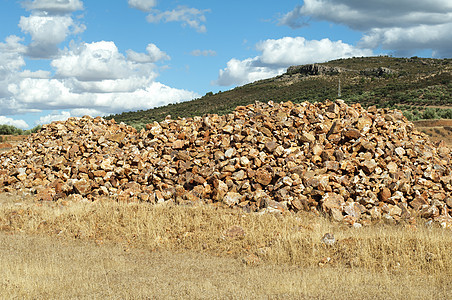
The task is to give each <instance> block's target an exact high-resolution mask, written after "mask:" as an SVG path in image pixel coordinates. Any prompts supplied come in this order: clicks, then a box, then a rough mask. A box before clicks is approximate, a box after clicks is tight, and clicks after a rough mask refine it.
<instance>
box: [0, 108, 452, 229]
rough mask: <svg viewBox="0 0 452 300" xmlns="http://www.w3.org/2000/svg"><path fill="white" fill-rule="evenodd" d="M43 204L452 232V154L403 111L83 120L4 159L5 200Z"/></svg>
mask: <svg viewBox="0 0 452 300" xmlns="http://www.w3.org/2000/svg"><path fill="white" fill-rule="evenodd" d="M21 188H29V189H31V190H32V191H33V192H34V193H35V197H36V198H37V199H38V200H58V199H61V198H66V197H72V198H86V199H90V200H94V199H96V198H97V197H100V196H108V197H112V198H114V199H117V200H119V201H149V202H152V203H158V202H166V201H174V202H176V203H186V202H196V201H204V202H207V203H212V202H214V203H219V204H224V205H227V206H238V207H241V208H243V209H244V210H247V211H286V210H293V211H299V210H307V211H314V212H323V213H326V214H329V215H331V216H332V217H333V218H334V219H335V220H338V221H343V222H347V223H350V224H353V223H355V222H358V221H359V222H364V223H365V222H368V223H369V222H371V220H378V219H382V218H383V219H387V220H395V221H397V220H400V219H409V218H411V217H413V216H421V217H424V218H429V219H434V220H438V221H440V222H450V220H451V219H450V211H451V210H452V198H451V194H452V171H451V150H450V149H449V148H447V147H444V146H443V145H441V144H440V145H436V146H435V145H433V144H432V143H430V142H429V141H428V138H427V136H426V135H424V134H422V133H420V132H418V131H416V130H415V129H414V126H413V124H412V123H409V122H407V121H406V119H405V118H404V117H403V115H402V113H401V112H399V111H390V110H386V109H376V108H375V107H370V108H369V109H368V110H365V109H363V108H361V106H360V105H359V104H355V105H351V106H348V105H347V104H345V103H344V102H343V101H341V100H337V101H335V102H331V101H326V102H323V103H316V104H311V103H307V102H305V103H302V104H293V103H291V102H285V103H281V104H277V103H273V102H269V103H268V104H263V103H256V104H254V105H248V106H246V107H245V106H241V107H237V108H236V110H235V111H234V112H233V113H231V114H228V115H225V116H218V115H206V116H204V117H194V118H184V119H178V120H173V119H171V118H170V117H168V118H167V119H166V120H164V121H162V122H160V123H157V122H155V123H153V124H148V125H147V128H146V130H142V131H140V132H137V131H136V130H135V129H133V128H132V127H129V126H126V125H124V124H116V123H115V122H114V120H110V121H107V120H104V119H102V118H100V117H98V118H95V119H93V118H90V117H83V118H71V119H69V120H68V121H66V122H54V123H51V124H49V125H45V126H44V127H43V129H42V131H41V132H39V133H37V134H34V135H32V136H30V137H29V139H28V141H25V142H24V143H22V144H21V145H19V146H18V147H16V148H14V149H12V150H11V151H9V152H8V153H4V154H1V156H0V189H2V190H3V191H9V190H13V189H14V190H15V189H21Z"/></svg>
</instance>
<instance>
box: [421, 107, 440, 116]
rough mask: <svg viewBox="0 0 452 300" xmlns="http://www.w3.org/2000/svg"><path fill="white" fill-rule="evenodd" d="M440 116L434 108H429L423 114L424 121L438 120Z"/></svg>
mask: <svg viewBox="0 0 452 300" xmlns="http://www.w3.org/2000/svg"><path fill="white" fill-rule="evenodd" d="M437 118H438V115H437V113H436V109H434V108H427V109H425V110H424V112H423V113H422V119H437Z"/></svg>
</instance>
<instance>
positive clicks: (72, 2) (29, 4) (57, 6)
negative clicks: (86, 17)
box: [23, 0, 83, 14]
mask: <svg viewBox="0 0 452 300" xmlns="http://www.w3.org/2000/svg"><path fill="white" fill-rule="evenodd" d="M23 6H24V7H25V8H26V9H27V10H40V11H45V12H48V13H54V14H65V13H71V12H74V11H77V10H82V9H83V2H82V1H80V0H34V1H24V2H23Z"/></svg>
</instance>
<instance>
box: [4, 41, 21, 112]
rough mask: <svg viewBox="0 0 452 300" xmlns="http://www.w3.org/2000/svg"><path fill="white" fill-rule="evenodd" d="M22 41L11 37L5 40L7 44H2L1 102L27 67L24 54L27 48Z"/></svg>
mask: <svg viewBox="0 0 452 300" xmlns="http://www.w3.org/2000/svg"><path fill="white" fill-rule="evenodd" d="M20 41H21V39H20V38H19V37H17V36H15V35H11V36H8V37H7V38H6V39H5V43H0V100H1V98H3V97H6V96H7V95H8V84H9V83H10V82H12V81H14V80H15V78H16V77H17V74H18V72H19V71H20V70H21V69H22V67H24V66H25V60H24V58H23V53H24V52H25V51H26V47H25V46H24V45H22V44H21V43H20ZM1 102H2V101H0V103H1ZM1 104H2V105H3V103H1Z"/></svg>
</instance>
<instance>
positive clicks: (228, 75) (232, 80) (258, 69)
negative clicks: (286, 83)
mask: <svg viewBox="0 0 452 300" xmlns="http://www.w3.org/2000/svg"><path fill="white" fill-rule="evenodd" d="M259 64H260V58H259V57H255V58H247V59H244V60H238V59H235V58H233V59H231V60H229V61H228V63H227V67H226V68H225V69H223V70H220V72H219V76H218V79H217V81H216V84H218V85H222V86H230V85H242V84H246V83H249V82H253V81H256V80H260V79H264V78H269V77H273V76H276V75H278V74H281V73H282V72H284V71H285V69H284V68H280V67H279V68H278V67H273V68H272V67H270V66H259Z"/></svg>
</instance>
